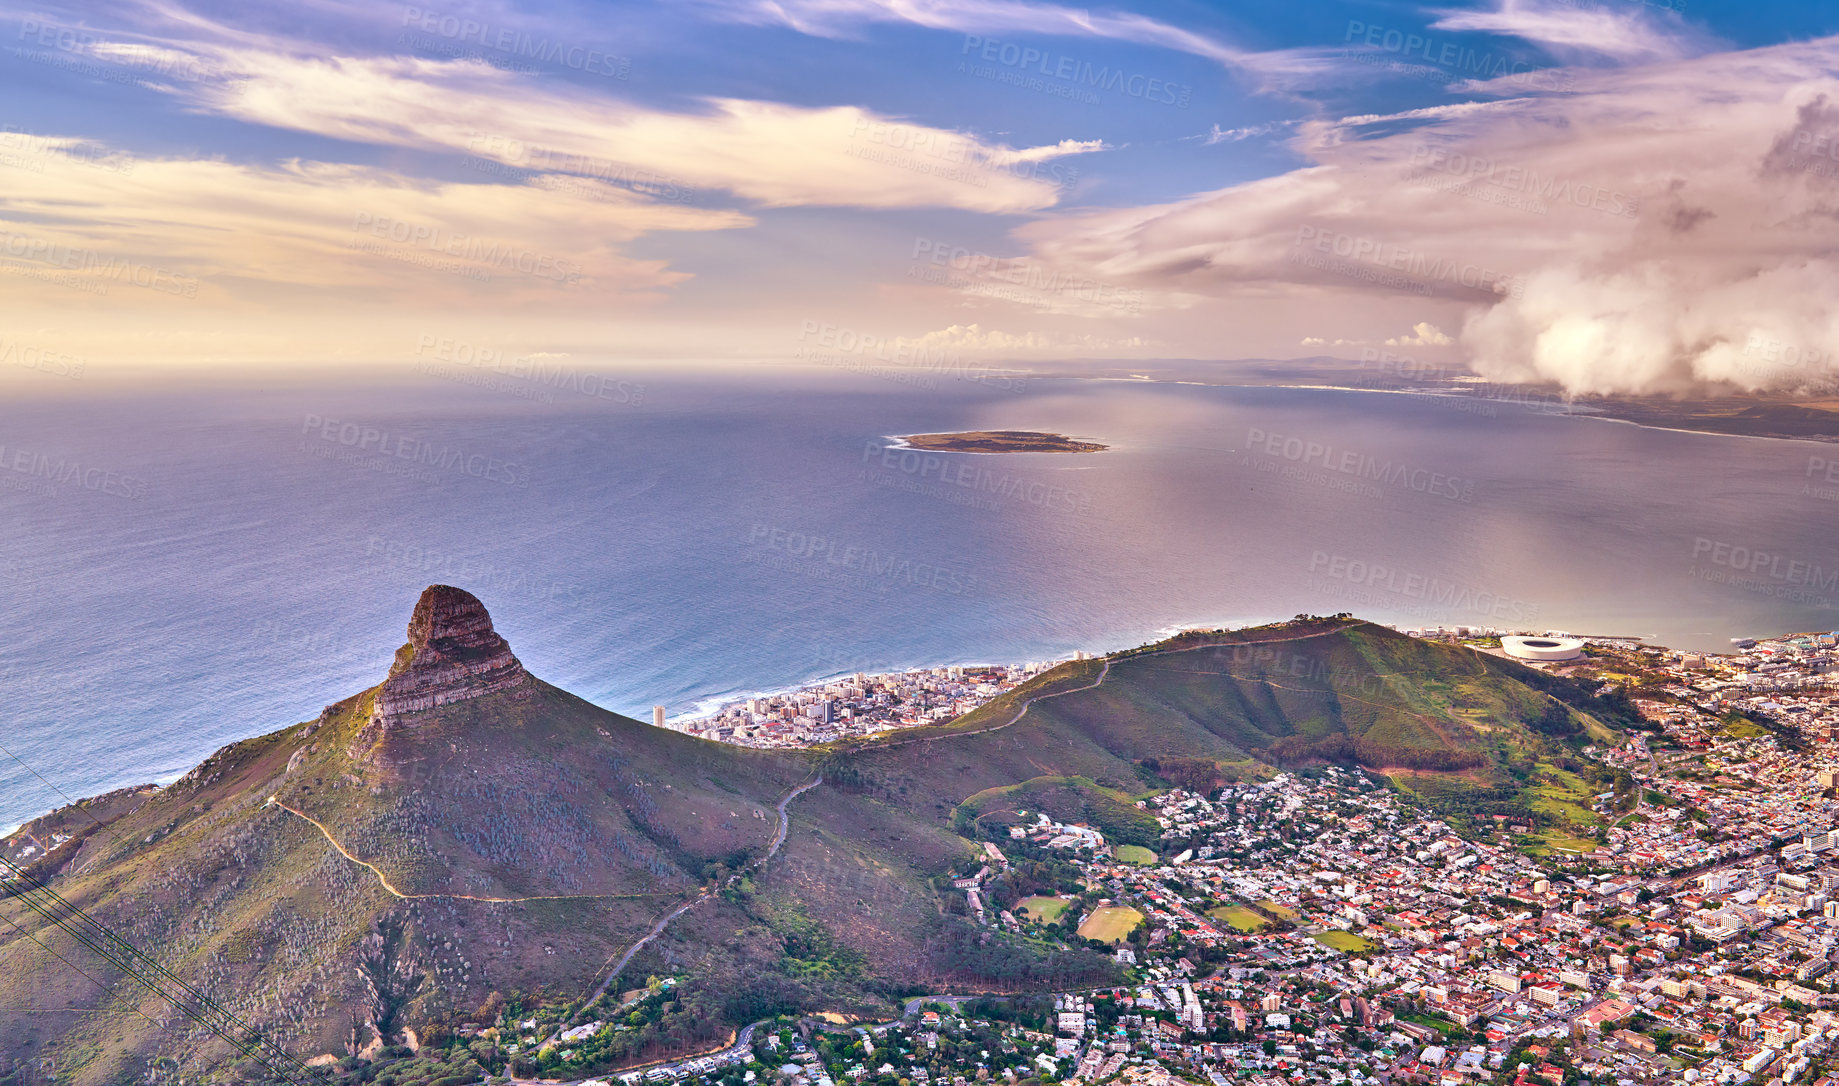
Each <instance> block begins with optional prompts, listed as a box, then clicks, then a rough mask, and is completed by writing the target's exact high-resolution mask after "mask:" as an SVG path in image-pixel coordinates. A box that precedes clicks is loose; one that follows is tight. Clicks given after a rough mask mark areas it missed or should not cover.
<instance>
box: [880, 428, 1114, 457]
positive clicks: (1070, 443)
mask: <svg viewBox="0 0 1839 1086" xmlns="http://www.w3.org/2000/svg"><path fill="white" fill-rule="evenodd" d="M901 440H902V441H904V442H906V443H907V444H908V445H911V446H912V447H913V448H916V449H931V450H933V451H935V452H976V453H1011V452H1068V453H1083V452H1103V451H1104V450H1105V449H1107V448H1110V446H1108V445H1100V444H1099V443H1098V442H1096V441H1074V440H1073V439H1072V438H1070V437H1067V436H1066V435H1065V434H1043V433H1038V432H1036V431H1033V430H970V431H966V432H965V433H961V434H907V435H904V436H903V437H902V438H901Z"/></svg>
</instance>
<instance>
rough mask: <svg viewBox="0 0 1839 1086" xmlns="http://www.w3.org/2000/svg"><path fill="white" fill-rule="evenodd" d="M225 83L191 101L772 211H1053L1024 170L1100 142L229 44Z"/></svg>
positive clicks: (190, 93) (1051, 194)
mask: <svg viewBox="0 0 1839 1086" xmlns="http://www.w3.org/2000/svg"><path fill="white" fill-rule="evenodd" d="M219 64H220V65H221V66H222V68H223V69H224V70H225V72H226V73H227V74H226V76H225V78H222V79H218V80H212V81H208V82H198V83H193V84H186V85H183V86H181V87H178V88H176V92H177V93H180V94H182V95H185V96H186V97H187V98H188V99H189V100H190V101H191V102H192V104H193V106H194V108H197V109H199V110H202V111H207V112H211V113H218V114H222V115H225V116H229V117H234V118H237V119H239V120H242V121H247V122H251V123H256V124H263V125H269V126H273V127H277V128H287V129H294V130H297V131H302V132H312V133H315V134H317V135H322V136H332V137H336V138H339V139H346V140H353V141H357V142H362V143H372V144H381V145H386V146H395V147H410V148H421V149H429V150H445V151H453V152H464V153H469V154H475V155H485V156H488V157H500V158H502V159H503V160H504V162H505V164H506V165H510V166H517V167H526V166H528V165H529V163H528V162H527V161H523V160H521V159H520V158H519V157H518V156H520V155H522V154H523V153H524V152H525V151H527V149H528V148H532V147H536V148H542V149H544V150H546V151H550V152H554V153H555V154H556V155H557V156H579V157H581V158H585V159H588V160H592V161H613V162H622V163H631V164H634V165H636V166H638V167H641V168H643V169H645V170H648V171H652V172H655V173H657V174H660V175H666V176H669V177H673V178H680V179H682V180H683V181H684V182H685V183H686V184H688V185H690V186H692V187H694V188H698V189H710V190H718V191H724V192H729V193H732V194H734V195H735V196H737V197H739V198H741V199H743V200H749V201H754V202H757V203H759V204H762V205H765V206H770V207H789V206H799V205H806V206H809V205H823V206H847V207H867V208H893V207H953V208H961V209H964V210H971V211H985V212H1021V211H1033V210H1038V209H1040V208H1044V207H1049V206H1052V205H1053V204H1054V203H1055V202H1056V201H1057V200H1058V199H1059V195H1060V193H1059V190H1058V187H1057V186H1056V184H1055V183H1054V182H1053V181H1052V180H1050V179H1047V178H1044V177H1042V176H1040V175H1039V173H1038V172H1037V171H1033V170H1030V169H1027V168H1026V167H1027V166H1029V165H1030V164H1033V163H1038V162H1042V161H1045V160H1048V159H1052V158H1057V157H1061V156H1065V155H1073V154H1081V153H1085V152H1088V151H1092V150H1097V149H1099V148H1100V147H1101V146H1102V144H1101V143H1100V142H1099V141H1095V140H1086V141H1081V140H1075V139H1067V140H1064V141H1061V142H1058V143H1055V144H1051V145H1047V146H1042V147H1026V148H1012V147H1009V146H1007V145H1005V144H1000V143H991V142H987V141H985V140H983V139H980V138H978V137H977V136H975V135H972V134H968V133H961V132H953V131H949V130H946V129H941V128H936V127H932V126H926V125H917V124H909V123H906V122H904V121H901V120H899V119H897V118H890V117H886V116H883V115H880V114H876V113H874V112H871V111H869V110H866V109H862V108H860V107H857V106H848V105H844V106H831V107H806V106H793V105H784V104H780V103H776V102H764V101H754V100H744V99H733V98H725V99H714V100H710V101H708V102H706V103H705V108H704V109H703V110H702V111H700V112H671V111H666V110H660V109H654V108H648V107H642V106H636V105H632V104H630V103H626V102H623V101H620V100H618V99H615V98H612V97H608V96H597V95H594V94H592V93H589V92H584V91H582V90H580V89H578V88H571V89H570V90H569V91H567V92H566V93H564V92H560V91H556V90H551V89H549V88H547V87H544V86H540V85H537V84H535V83H534V82H532V81H530V80H527V79H524V78H522V77H521V76H519V75H518V74H516V73H511V72H504V71H500V70H498V69H495V68H492V67H490V66H489V65H485V64H482V63H478V62H473V61H435V60H422V59H414V58H402V57H334V58H329V59H319V58H309V57H300V56H294V55H289V54H280V53H274V52H256V51H250V50H232V51H226V52H225V53H224V54H223V55H222V56H221V57H220V58H219Z"/></svg>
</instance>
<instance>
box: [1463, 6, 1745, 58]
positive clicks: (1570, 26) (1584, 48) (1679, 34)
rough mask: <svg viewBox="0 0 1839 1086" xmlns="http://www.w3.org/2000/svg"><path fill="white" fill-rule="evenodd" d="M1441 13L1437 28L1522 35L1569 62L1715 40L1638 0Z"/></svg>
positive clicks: (1677, 52)
mask: <svg viewBox="0 0 1839 1086" xmlns="http://www.w3.org/2000/svg"><path fill="white" fill-rule="evenodd" d="M1438 14H1439V17H1438V19H1437V21H1436V22H1434V23H1432V24H1431V27H1432V28H1433V29H1436V30H1452V31H1475V32H1481V33H1487V34H1503V35H1508V36H1512V37H1517V38H1523V39H1525V40H1527V41H1530V42H1533V43H1535V44H1537V45H1540V46H1542V47H1544V48H1545V49H1546V50H1547V51H1548V52H1550V53H1551V54H1552V55H1553V56H1556V57H1558V58H1560V59H1562V60H1565V61H1567V62H1570V63H1580V62H1588V61H1592V60H1601V59H1608V60H1611V61H1615V62H1617V63H1621V64H1645V63H1651V62H1654V61H1662V60H1679V59H1683V58H1685V57H1691V56H1697V55H1699V54H1701V53H1704V52H1707V51H1709V50H1710V49H1711V48H1712V47H1713V46H1714V44H1715V42H1714V40H1713V39H1712V38H1711V37H1710V36H1709V35H1708V34H1705V33H1704V32H1702V31H1698V30H1694V29H1692V28H1690V27H1688V26H1687V25H1686V23H1685V22H1684V20H1682V19H1681V18H1680V17H1679V16H1678V15H1677V14H1675V13H1672V12H1664V13H1663V12H1660V11H1657V10H1654V9H1650V8H1647V7H1645V6H1644V5H1642V4H1637V3H1624V4H1622V5H1620V6H1619V7H1610V6H1609V5H1607V4H1580V3H1576V2H1569V3H1567V2H1566V0H1495V6H1494V7H1493V8H1491V9H1486V10H1455V11H1443V12H1439V13H1438Z"/></svg>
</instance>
